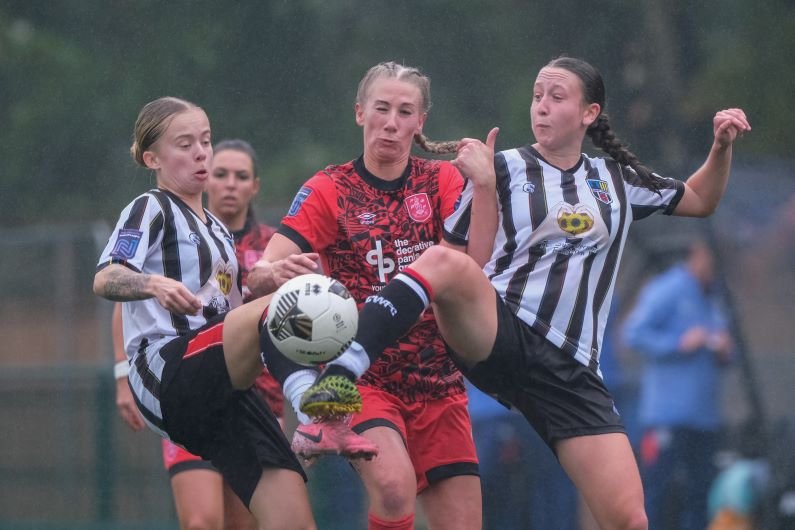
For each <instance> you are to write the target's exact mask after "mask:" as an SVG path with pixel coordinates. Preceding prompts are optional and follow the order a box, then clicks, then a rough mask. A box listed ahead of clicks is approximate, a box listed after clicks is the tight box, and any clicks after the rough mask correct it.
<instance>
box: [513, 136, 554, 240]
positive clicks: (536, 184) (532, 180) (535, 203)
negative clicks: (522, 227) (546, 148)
mask: <svg viewBox="0 0 795 530" xmlns="http://www.w3.org/2000/svg"><path fill="white" fill-rule="evenodd" d="M518 151H519V154H520V155H521V156H522V158H523V159H524V161H525V163H526V166H527V167H526V171H527V183H528V184H529V185H531V186H532V188H533V191H532V192H530V193H529V195H530V219H531V220H532V223H533V230H535V229H536V228H538V227H539V226H541V223H543V222H544V219H546V218H547V214H548V213H549V206H548V205H547V190H546V186H544V170H543V168H542V167H541V164H540V163H539V161H538V160H539V158H540V157H541V155H540V154H539V153H538V151H536V150H535V149H533V148H532V147H530V146H526V147H522V148H520V149H518Z"/></svg>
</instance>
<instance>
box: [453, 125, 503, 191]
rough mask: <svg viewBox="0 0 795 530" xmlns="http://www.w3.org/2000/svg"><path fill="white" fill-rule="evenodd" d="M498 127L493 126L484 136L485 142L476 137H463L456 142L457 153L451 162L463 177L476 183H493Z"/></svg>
mask: <svg viewBox="0 0 795 530" xmlns="http://www.w3.org/2000/svg"><path fill="white" fill-rule="evenodd" d="M499 132H500V129H499V128H498V127H494V128H493V129H492V130H491V131H489V134H488V136H486V143H483V142H481V141H480V140H478V139H477V138H464V139H463V140H461V141H460V142H458V155H457V156H456V158H455V159H454V160H453V161H452V162H451V163H452V164H453V165H454V166H455V167H456V168H457V169H458V171H460V172H461V175H463V177H464V178H466V179H469V180H471V181H472V182H473V183H474V184H476V185H493V184H494V182H495V180H496V176H495V174H494V144H495V143H496V142H497V133H499Z"/></svg>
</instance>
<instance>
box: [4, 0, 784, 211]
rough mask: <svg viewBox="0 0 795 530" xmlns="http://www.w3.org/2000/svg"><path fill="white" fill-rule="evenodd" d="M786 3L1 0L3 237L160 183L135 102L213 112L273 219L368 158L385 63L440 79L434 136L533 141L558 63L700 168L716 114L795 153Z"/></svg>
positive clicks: (674, 161) (624, 121)
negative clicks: (358, 96) (322, 181)
mask: <svg viewBox="0 0 795 530" xmlns="http://www.w3.org/2000/svg"><path fill="white" fill-rule="evenodd" d="M794 41H795V4H793V3H792V2H790V1H788V0H770V1H768V2H764V3H761V4H759V3H750V2H744V1H742V0H724V1H704V2H696V3H693V2H685V1H683V0H673V1H663V0H642V1H629V0H627V1H620V0H606V1H602V2H593V1H592V0H591V1H588V0H558V1H556V2H548V3H546V4H544V3H537V2H528V1H526V0H492V1H490V2H483V1H478V0H470V1H467V0H458V1H455V2H454V1H451V0H422V1H420V0H406V1H402V0H393V1H384V0H372V1H367V2H364V1H357V0H334V1H320V0H270V1H263V2H253V1H252V2H244V1H232V0H228V1H217V2H200V1H189V0H172V1H156V0H114V1H112V2H108V1H104V0H79V1H78V0H75V1H69V0H52V1H49V0H6V1H5V2H4V3H3V4H2V5H0V124H1V125H2V127H0V224H1V225H2V226H10V225H18V224H26V223H35V222H43V221H57V222H68V221H73V220H89V219H96V218H105V219H107V220H109V221H110V220H114V219H115V216H116V214H117V213H118V211H119V210H120V208H121V207H122V206H123V205H124V204H126V203H127V202H128V201H129V200H130V199H131V198H132V196H133V195H135V194H137V193H139V192H140V191H142V190H144V189H146V188H148V187H150V186H151V185H152V183H153V180H152V178H151V176H150V175H148V174H147V173H146V172H145V171H142V170H139V169H136V168H135V167H134V165H133V163H132V161H131V160H130V158H129V156H128V148H129V144H130V143H131V133H132V126H133V122H134V120H135V117H136V114H137V112H138V110H139V108H140V107H141V106H142V105H143V104H144V103H145V102H147V101H149V100H151V99H154V98H156V97H159V96H162V95H175V96H180V97H184V98H186V99H189V100H192V101H194V102H196V103H198V104H200V105H201V106H203V107H204V108H205V109H206V110H207V112H208V114H209V116H210V119H211V121H212V124H213V129H214V130H213V134H214V138H215V139H221V138H224V137H230V136H240V137H244V138H247V139H249V140H251V141H252V143H253V144H254V145H255V147H256V148H257V149H258V150H259V151H260V155H261V158H262V162H263V164H262V169H263V177H264V180H265V182H264V193H263V197H261V199H260V204H261V205H262V206H268V205H271V206H277V207H282V205H284V204H285V203H287V202H288V201H289V200H290V199H291V198H292V195H293V193H294V191H295V190H296V188H297V186H298V185H299V184H300V183H301V182H303V180H305V179H306V178H307V177H308V176H309V175H311V174H312V173H313V172H314V171H316V170H317V169H319V168H321V167H323V166H325V165H326V164H329V163H332V162H343V161H346V160H349V159H351V158H353V157H355V156H357V155H358V153H359V152H360V150H361V138H360V132H359V130H358V128H357V127H356V125H355V123H354V121H353V113H352V105H353V99H354V95H355V91H356V85H357V83H358V81H359V79H360V78H361V76H362V75H363V73H364V72H365V70H366V69H367V68H368V67H369V66H371V65H372V64H375V63H376V62H379V61H383V60H396V61H401V62H404V63H406V64H410V65H414V66H419V67H420V68H422V69H423V70H424V71H425V72H426V73H428V74H429V75H430V76H431V78H432V80H433V101H434V108H433V110H432V111H431V115H430V118H429V120H428V123H427V125H426V128H425V131H426V133H427V134H428V135H429V136H430V137H433V138H437V139H452V138H457V137H462V136H484V135H485V133H486V131H487V130H488V129H489V128H490V127H491V126H493V125H499V126H500V127H501V128H502V132H501V134H500V137H499V140H498V142H499V144H498V147H499V146H501V147H507V146H512V145H516V144H521V143H525V142H526V141H528V140H529V139H530V133H529V128H530V127H529V118H528V108H529V102H530V95H529V89H530V86H531V84H532V80H533V79H534V76H535V74H536V72H537V70H538V68H539V67H541V66H542V65H543V64H544V63H545V62H546V61H548V60H549V59H551V58H552V57H554V56H556V55H559V54H569V55H575V56H579V57H583V58H585V59H586V60H588V61H590V62H592V63H593V64H595V65H596V66H597V67H598V68H600V70H601V71H602V73H603V75H604V77H605V82H606V83H607V92H608V111H609V112H610V114H611V116H612V117H613V121H614V126H615V128H616V130H617V132H618V133H619V135H620V137H622V138H624V139H625V141H626V142H627V143H628V144H629V145H630V148H631V149H633V150H634V151H635V152H636V153H637V154H638V155H639V156H640V157H641V159H642V160H644V161H645V162H647V163H648V164H649V165H651V166H653V167H655V168H657V169H659V170H660V171H661V172H665V171H675V172H676V171H680V170H682V168H683V167H687V168H691V167H692V164H690V163H689V159H690V158H691V157H692V156H697V157H699V158H700V157H701V156H702V155H703V154H704V153H705V152H706V149H707V148H708V145H709V141H710V135H711V118H712V115H713V114H714V112H715V111H716V110H718V109H719V108H723V107H725V106H728V105H736V106H742V107H744V108H745V109H746V110H747V111H748V113H749V116H750V118H751V121H752V124H753V125H754V128H755V130H754V133H753V134H752V135H750V136H749V138H748V139H747V141H746V142H744V143H743V146H742V152H743V154H745V155H774V156H779V157H785V156H791V155H790V153H789V150H788V147H789V144H790V143H791V140H790V135H789V130H788V127H787V126H788V125H789V124H790V122H791V121H792V119H791V117H792V115H793V112H792V111H791V110H790V104H789V101H788V98H789V96H790V95H791V94H793V93H795V70H793V69H792V68H789V66H788V65H789V61H790V59H791V56H792V50H793V49H795V45H794V44H795V42H794Z"/></svg>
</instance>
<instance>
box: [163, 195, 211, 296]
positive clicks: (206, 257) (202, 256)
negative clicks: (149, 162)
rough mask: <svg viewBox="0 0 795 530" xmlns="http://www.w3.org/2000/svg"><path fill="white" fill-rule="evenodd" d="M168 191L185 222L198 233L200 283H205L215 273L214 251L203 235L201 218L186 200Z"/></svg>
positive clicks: (197, 251)
mask: <svg viewBox="0 0 795 530" xmlns="http://www.w3.org/2000/svg"><path fill="white" fill-rule="evenodd" d="M166 193H167V194H168V196H169V198H170V199H171V201H172V202H173V203H174V204H176V205H177V208H179V210H180V213H182V217H184V218H185V222H186V223H187V224H188V228H190V231H191V233H192V234H196V235H197V236H198V238H199V243H198V245H196V253H197V255H198V256H199V285H204V284H205V283H207V280H209V279H210V276H211V275H212V273H213V255H212V252H210V249H209V247H208V242H207V240H206V239H205V238H204V237H203V236H202V232H201V230H200V229H199V220H198V219H197V217H196V213H195V212H194V211H193V210H192V209H191V208H190V206H188V205H187V204H185V201H183V200H182V199H180V198H179V197H177V196H176V195H174V194H173V193H170V192H166ZM194 243H195V241H194Z"/></svg>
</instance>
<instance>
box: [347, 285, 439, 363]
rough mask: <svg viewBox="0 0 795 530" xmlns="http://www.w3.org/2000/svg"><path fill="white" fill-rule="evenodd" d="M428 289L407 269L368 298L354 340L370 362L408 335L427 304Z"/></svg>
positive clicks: (428, 300) (428, 299)
mask: <svg viewBox="0 0 795 530" xmlns="http://www.w3.org/2000/svg"><path fill="white" fill-rule="evenodd" d="M430 298H431V297H430V289H429V287H428V284H427V282H426V281H425V280H424V279H423V278H422V277H421V276H419V275H418V274H417V273H415V272H413V271H411V270H406V271H404V272H402V273H400V274H398V275H397V276H395V278H393V279H392V281H391V282H389V283H388V284H387V285H386V286H385V287H384V289H383V290H382V291H381V292H380V293H378V294H374V295H371V296H368V297H367V300H366V302H365V304H364V306H363V307H362V309H361V311H359V326H358V329H357V332H356V338H355V339H354V340H355V341H356V342H358V343H359V344H360V345H361V346H362V348H363V349H364V351H365V352H367V356H368V357H369V358H370V362H371V363H372V362H374V361H375V360H376V359H377V358H378V357H379V356H380V355H381V353H382V352H383V351H384V349H386V348H388V347H389V346H393V345H394V344H395V343H397V341H398V339H400V337H402V336H403V335H405V334H406V332H408V330H409V329H411V327H412V326H413V325H414V324H415V323H416V322H417V320H418V319H419V318H420V315H422V312H423V311H425V308H426V307H428V305H429V304H430Z"/></svg>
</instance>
